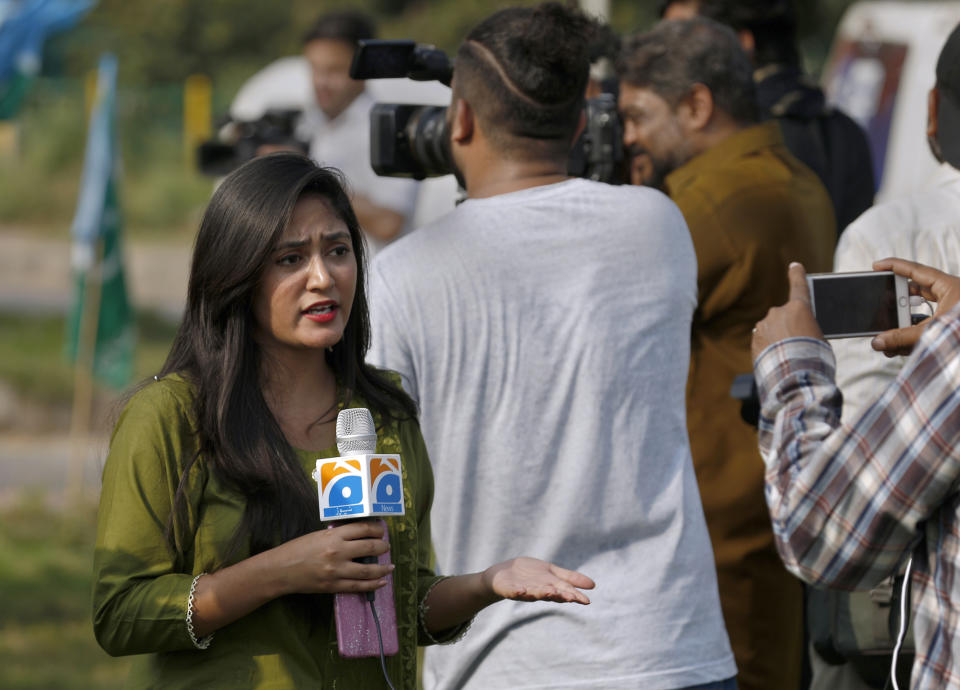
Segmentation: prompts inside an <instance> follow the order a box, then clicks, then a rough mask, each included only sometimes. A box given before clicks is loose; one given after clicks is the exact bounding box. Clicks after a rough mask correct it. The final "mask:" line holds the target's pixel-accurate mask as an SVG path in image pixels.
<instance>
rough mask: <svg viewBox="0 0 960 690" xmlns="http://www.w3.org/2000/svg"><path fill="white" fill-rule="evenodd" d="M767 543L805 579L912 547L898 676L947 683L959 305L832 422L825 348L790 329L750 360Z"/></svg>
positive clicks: (955, 559) (956, 683)
mask: <svg viewBox="0 0 960 690" xmlns="http://www.w3.org/2000/svg"><path fill="white" fill-rule="evenodd" d="M754 367H755V369H754V373H755V375H756V379H757V385H758V388H759V393H760V400H761V403H762V412H761V418H760V425H759V431H760V435H759V440H760V452H761V453H762V454H763V458H764V462H765V464H766V498H767V504H768V506H769V508H770V517H771V520H772V522H773V530H774V533H775V535H776V540H777V548H778V549H779V551H780V556H781V558H783V561H784V563H785V564H786V565H787V567H788V568H789V569H790V570H791V571H792V572H793V573H795V574H796V575H798V576H799V577H801V578H802V579H804V580H805V581H807V582H809V583H812V584H814V585H829V586H831V587H838V588H842V589H865V588H869V587H871V586H873V585H875V584H876V583H877V582H878V581H879V580H881V579H882V578H883V577H885V576H887V575H890V574H892V573H893V572H894V570H895V569H896V567H897V565H898V564H899V563H900V562H901V561H902V560H903V559H905V558H906V557H907V555H908V554H909V553H911V552H912V554H913V557H914V560H913V576H912V588H913V589H912V594H911V598H912V601H913V614H914V618H913V624H914V626H915V627H914V636H915V640H916V647H917V655H916V659H915V662H914V667H913V677H912V683H911V687H913V688H914V689H915V690H916V689H921V690H925V689H927V688H960V573H958V572H957V569H958V568H960V493H958V482H960V307H957V308H955V309H953V310H952V311H951V312H949V313H948V314H946V315H945V316H944V317H942V318H939V319H935V320H934V321H933V322H931V324H930V325H929V327H928V328H927V329H926V332H925V333H924V335H923V337H922V338H921V340H920V343H919V344H918V345H917V347H916V349H915V351H914V353H913V355H912V356H911V357H910V359H909V360H908V361H907V363H906V365H905V366H904V367H903V369H902V370H901V372H900V375H899V376H898V377H897V379H896V380H895V381H894V382H893V383H892V384H891V385H890V386H889V387H888V388H887V389H886V390H882V391H880V390H878V391H877V395H878V399H877V401H876V402H875V403H874V404H873V405H871V406H870V407H869V408H867V409H866V410H864V412H863V413H862V414H861V415H860V416H859V417H857V418H854V419H849V420H845V421H842V422H841V420H840V409H841V396H840V392H839V390H838V389H837V387H836V385H835V384H834V368H835V363H834V358H833V352H832V350H831V349H830V347H829V346H828V345H827V344H826V343H824V342H823V341H819V340H813V339H810V338H791V339H788V340H784V341H781V342H779V343H776V344H774V345H771V346H770V347H768V348H767V349H766V350H764V351H763V352H762V353H761V354H760V357H758V358H757V361H756V362H755V364H754Z"/></svg>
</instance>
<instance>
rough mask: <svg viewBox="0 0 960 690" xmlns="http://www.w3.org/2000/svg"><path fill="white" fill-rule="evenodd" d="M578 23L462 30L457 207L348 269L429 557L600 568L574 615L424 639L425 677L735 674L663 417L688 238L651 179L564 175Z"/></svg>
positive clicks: (455, 562) (519, 12)
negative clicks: (404, 403)
mask: <svg viewBox="0 0 960 690" xmlns="http://www.w3.org/2000/svg"><path fill="white" fill-rule="evenodd" d="M594 31H595V24H594V22H592V21H591V20H589V19H588V18H587V17H585V16H584V15H583V14H582V13H580V12H579V11H577V10H574V9H570V8H568V7H565V6H563V5H561V4H559V3H544V4H541V5H537V6H535V7H524V8H510V9H505V10H502V11H500V12H497V13H495V14H493V15H492V16H490V17H488V18H487V19H485V20H484V21H482V22H481V23H480V24H479V25H477V26H476V27H474V28H473V29H472V30H471V31H470V32H469V33H468V34H467V36H466V39H465V40H464V42H463V43H462V44H461V46H460V48H459V50H458V52H457V56H456V67H455V70H454V77H453V95H452V101H451V104H450V107H449V110H448V126H449V133H450V134H449V136H450V145H451V152H452V156H453V160H454V162H455V164H456V167H457V168H458V170H459V172H460V174H461V176H462V179H463V180H464V182H465V187H466V190H467V194H468V198H467V200H466V201H464V202H463V203H461V204H460V205H459V206H458V207H457V208H456V209H455V210H454V211H453V212H452V213H450V214H448V215H447V216H445V217H443V218H441V219H439V220H437V221H436V222H434V223H432V224H430V225H427V226H425V227H423V228H420V229H418V230H417V231H416V232H414V233H411V234H410V235H408V236H406V237H403V238H401V239H400V240H399V241H397V242H395V243H393V244H392V245H391V246H389V247H387V248H386V249H384V251H383V252H381V253H380V254H379V255H378V256H377V260H376V261H375V262H374V265H373V270H372V272H371V277H370V279H371V280H370V290H371V298H370V305H371V324H372V325H373V344H372V347H371V359H372V361H374V362H376V363H378V364H379V365H382V366H386V367H388V368H390V369H392V370H395V371H398V372H399V373H400V375H401V378H402V381H403V384H404V387H405V389H406V390H407V391H408V392H409V393H410V394H411V396H412V397H413V398H414V400H415V401H416V402H417V404H418V405H419V407H420V410H421V416H420V419H421V425H422V428H423V433H424V439H425V440H426V443H427V448H428V450H429V451H430V456H431V458H432V460H433V467H434V471H435V473H436V477H437V492H436V497H435V500H434V506H433V518H434V519H433V527H434V531H433V534H434V543H435V545H436V549H437V564H438V569H439V570H440V571H441V572H460V571H461V568H462V567H463V566H465V565H467V564H469V563H474V562H477V561H479V560H482V559H485V558H487V557H489V556H490V555H491V554H497V553H503V552H505V551H506V552H513V551H514V549H516V548H520V549H521V550H522V549H524V548H529V549H531V552H533V553H536V554H538V555H539V557H543V558H547V559H554V558H556V559H562V561H563V562H564V564H565V565H568V566H569V567H571V568H577V569H583V570H587V571H589V572H590V573H591V575H593V576H594V577H596V578H597V580H598V582H600V587H599V588H598V589H597V590H596V592H595V593H594V594H592V595H591V598H593V605H592V606H591V607H564V609H565V610H564V611H562V612H559V615H558V612H557V611H555V610H549V609H547V608H545V607H540V606H537V607H535V608H528V609H527V610H521V609H517V608H512V605H510V604H506V605H505V606H506V607H507V608H506V609H501V610H499V611H498V610H493V609H491V610H490V611H489V612H488V613H487V614H485V615H482V616H479V617H477V619H476V620H475V621H474V623H473V625H472V627H471V629H470V633H469V634H468V635H467V636H466V637H465V638H464V640H463V642H462V645H461V646H459V647H456V646H449V647H444V648H442V649H440V648H432V649H430V650H428V651H427V653H426V655H425V667H424V687H425V688H428V689H430V690H438V689H443V690H454V689H456V690H461V689H464V688H472V689H477V690H496V689H502V690H519V689H522V688H530V689H533V688H564V687H566V688H583V689H586V688H593V689H596V690H608V689H609V688H658V689H659V690H668V689H669V690H673V689H677V688H690V687H697V688H700V687H701V686H702V687H703V688H711V689H715V690H720V689H722V690H728V689H732V688H734V687H735V681H734V679H733V676H734V675H735V673H736V667H735V665H734V663H733V657H732V655H731V653H730V647H729V643H728V640H727V635H726V632H725V630H724V627H723V619H722V615H721V612H720V605H719V601H718V596H717V588H716V574H715V572H714V567H713V560H712V557H711V551H710V543H709V537H708V534H707V529H706V525H705V523H704V519H703V512H702V508H701V506H700V500H699V495H698V492H697V484H696V478H695V476H694V473H693V465H692V463H691V460H690V450H689V443H688V440H687V435H686V429H685V427H684V384H685V382H686V375H687V353H688V351H689V347H690V321H691V318H692V316H693V309H694V306H695V303H696V283H695V277H696V260H695V257H694V254H693V247H692V245H691V243H690V235H689V232H688V231H687V228H686V225H685V223H684V222H683V217H682V216H681V215H680V212H679V211H678V210H677V207H676V205H674V204H673V203H672V202H670V200H669V199H667V198H666V197H665V196H664V195H663V194H661V193H659V192H657V191H654V190H651V189H642V188H638V187H632V186H628V185H620V186H614V185H608V184H603V183H600V182H594V181H591V180H586V179H581V178H570V177H569V176H568V175H567V160H568V156H569V152H570V146H571V143H572V142H573V141H574V138H575V136H576V134H577V133H578V131H579V129H580V128H581V127H582V126H583V120H582V118H583V107H584V92H585V87H586V84H587V79H588V71H589V59H590V55H589V49H588V44H589V43H590V41H591V37H592V35H593V32H594ZM754 452H756V450H754ZM768 529H769V526H768ZM574 608H576V609H578V610H573V609H574Z"/></svg>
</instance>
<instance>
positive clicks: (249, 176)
mask: <svg viewBox="0 0 960 690" xmlns="http://www.w3.org/2000/svg"><path fill="white" fill-rule="evenodd" d="M305 194H317V195H319V196H322V197H323V198H325V199H326V200H328V201H329V202H330V204H331V206H332V207H333V210H334V212H335V213H336V214H337V216H338V217H339V218H340V219H341V220H342V221H343V222H344V223H345V224H346V226H347V228H349V230H350V236H351V239H352V243H353V251H354V254H355V256H356V259H357V286H356V291H355V296H354V299H353V306H352V308H351V310H350V318H349V320H348V321H347V325H346V327H345V329H344V334H343V338H342V339H341V340H340V342H339V343H337V344H336V345H334V346H333V348H332V350H328V351H327V352H326V358H327V362H328V363H329V365H330V367H331V368H332V369H333V371H334V373H335V374H336V377H337V381H338V384H339V386H340V388H341V390H342V392H343V393H344V395H345V396H346V400H349V399H350V397H351V396H352V395H354V394H358V395H360V396H361V397H362V398H363V399H364V400H365V401H366V402H367V404H369V405H370V407H371V408H373V410H374V411H375V412H377V413H378V414H379V416H380V417H381V419H382V420H389V419H392V418H399V417H407V416H410V417H415V416H416V408H415V406H414V403H413V401H412V400H411V399H410V398H409V397H408V396H407V395H406V394H405V393H404V392H403V391H402V390H401V389H399V388H398V387H396V386H395V385H393V384H392V382H391V381H389V380H388V379H387V378H386V377H385V376H384V375H382V374H381V373H380V372H378V371H377V370H376V369H374V368H373V367H370V366H367V364H365V362H364V357H365V356H366V353H367V349H368V348H369V346H370V315H369V310H368V308H367V298H366V291H365V268H366V267H365V262H364V242H363V237H362V234H361V231H360V225H359V223H358V222H357V217H356V215H355V214H354V212H353V208H352V207H351V206H350V201H349V199H348V197H347V195H346V193H345V192H344V187H343V180H342V178H341V175H340V173H339V172H338V171H336V170H333V169H330V168H322V167H319V166H317V165H316V164H314V163H313V162H312V161H311V160H309V159H308V158H306V157H304V156H300V155H297V154H289V153H278V154H273V155H269V156H263V157H260V158H255V159H253V160H251V161H249V162H248V163H246V164H244V165H243V166H241V167H240V168H238V169H237V170H235V171H234V172H233V173H231V174H230V175H229V176H228V177H227V178H226V179H225V180H224V181H223V182H222V184H221V185H220V187H219V188H218V189H217V191H216V193H215V194H214V195H213V198H212V199H211V200H210V204H209V206H208V207H207V210H206V213H205V214H204V216H203V221H202V222H201V224H200V232H199V233H198V235H197V239H196V243H195V245H194V250H193V260H192V263H191V267H190V281H189V285H188V289H187V304H186V311H185V314H184V318H183V321H182V322H181V324H180V328H179V330H178V331H177V335H176V337H175V338H174V341H173V345H172V347H171V349H170V354H169V355H168V356H167V360H166V362H165V363H164V365H163V369H162V371H161V376H162V375H166V374H170V373H179V374H181V375H183V376H185V377H186V378H187V379H188V380H189V381H190V382H191V383H192V384H193V385H194V386H195V389H196V398H195V413H196V424H197V433H198V435H199V439H200V452H199V455H203V456H204V458H205V459H206V462H208V463H209V465H210V467H211V468H212V471H213V472H214V473H215V474H216V476H217V478H218V479H219V480H220V482H221V483H222V484H224V485H225V486H226V487H228V488H230V489H233V490H235V491H237V492H239V493H240V494H242V495H243V496H244V497H245V498H246V509H245V512H244V515H243V520H242V521H241V523H240V525H239V527H238V530H237V533H236V535H235V538H234V543H233V544H232V545H231V547H230V549H229V551H233V550H234V549H235V548H237V547H240V546H241V545H244V544H249V547H250V553H259V552H261V551H264V550H266V549H269V548H271V547H273V546H276V545H277V544H279V543H282V542H285V541H288V540H290V539H293V538H295V537H298V536H300V535H303V534H306V533H307V532H309V531H312V530H314V529H317V527H318V526H319V511H318V507H317V492H316V487H315V486H313V485H312V484H311V482H310V480H309V478H308V477H307V475H306V474H305V473H304V471H303V469H302V466H301V463H300V460H299V459H298V457H297V455H296V452H295V451H294V450H293V448H291V446H290V444H289V443H287V441H286V438H285V437H284V435H283V433H282V431H281V429H280V426H279V424H278V423H277V421H276V419H275V418H274V417H273V415H272V413H271V412H270V409H269V408H268V406H267V403H266V401H265V400H264V397H263V393H262V391H261V388H260V381H261V375H260V374H261V371H260V367H261V358H262V354H261V351H260V348H259V347H258V345H257V344H256V342H255V341H254V338H253V328H254V323H253V316H252V309H251V302H252V299H253V293H254V290H255V289H256V287H257V285H258V283H259V281H260V278H261V276H262V273H263V270H264V267H265V266H266V264H267V261H268V258H269V257H270V255H271V253H272V251H273V247H274V245H275V244H276V242H277V240H278V239H279V237H280V236H281V234H282V233H283V231H284V230H285V229H286V227H287V225H288V223H289V222H290V217H291V215H292V214H293V209H294V206H295V205H296V203H297V201H298V200H299V199H300V198H301V197H302V196H303V195H305ZM196 460H197V457H194V458H191V459H189V460H188V461H187V463H188V464H187V466H186V467H185V469H184V472H183V475H182V477H181V480H180V485H179V486H178V488H177V493H176V498H175V500H174V510H173V513H172V515H171V520H170V523H169V525H168V530H167V536H168V540H169V541H170V544H171V546H172V548H173V549H174V553H175V554H176V555H177V557H178V559H181V558H182V557H183V555H184V553H185V552H186V549H187V548H189V546H188V542H189V541H190V539H191V537H190V535H189V534H186V533H184V531H183V530H184V527H185V526H186V522H187V521H186V511H187V505H186V495H185V491H186V486H187V481H186V478H187V476H188V474H189V471H190V468H191V467H192V466H193V464H194V463H195V462H196Z"/></svg>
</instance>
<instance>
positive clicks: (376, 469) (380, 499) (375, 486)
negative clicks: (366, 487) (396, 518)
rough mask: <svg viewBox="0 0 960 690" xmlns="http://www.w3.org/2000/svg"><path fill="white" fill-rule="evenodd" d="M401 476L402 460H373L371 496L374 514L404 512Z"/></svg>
mask: <svg viewBox="0 0 960 690" xmlns="http://www.w3.org/2000/svg"><path fill="white" fill-rule="evenodd" d="M400 476H401V475H400V458H396V457H393V458H391V457H385V458H373V459H372V460H371V461H370V496H371V497H372V500H373V512H374V513H379V514H383V513H402V512H403V484H402V480H401V479H400Z"/></svg>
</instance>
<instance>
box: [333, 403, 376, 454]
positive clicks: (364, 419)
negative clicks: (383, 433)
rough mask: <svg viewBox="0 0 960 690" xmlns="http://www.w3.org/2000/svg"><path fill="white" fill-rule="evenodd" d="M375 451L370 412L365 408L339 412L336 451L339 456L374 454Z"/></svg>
mask: <svg viewBox="0 0 960 690" xmlns="http://www.w3.org/2000/svg"><path fill="white" fill-rule="evenodd" d="M376 450H377V430H376V428H375V427H374V425H373V415H371V414H370V410H368V409H367V408H365V407H351V408H347V409H345V410H340V414H338V415H337V451H339V453H340V455H353V454H354V453H375V452H376Z"/></svg>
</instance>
